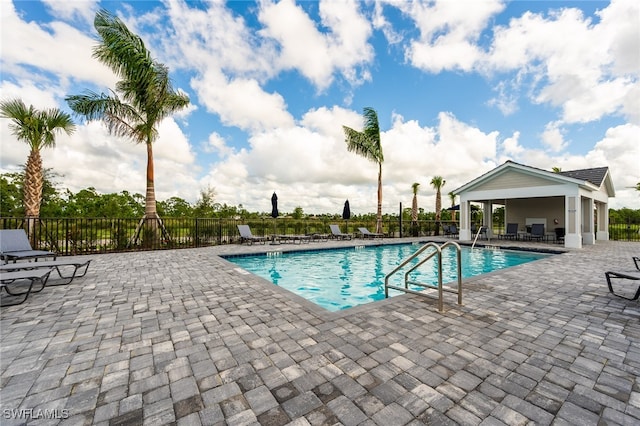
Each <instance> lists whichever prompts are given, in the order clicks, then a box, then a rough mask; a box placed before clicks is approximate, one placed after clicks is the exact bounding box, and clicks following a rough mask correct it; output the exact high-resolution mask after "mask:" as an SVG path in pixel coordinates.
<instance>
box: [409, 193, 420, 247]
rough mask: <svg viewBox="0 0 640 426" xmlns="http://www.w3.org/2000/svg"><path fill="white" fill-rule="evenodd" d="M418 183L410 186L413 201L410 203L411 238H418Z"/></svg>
mask: <svg viewBox="0 0 640 426" xmlns="http://www.w3.org/2000/svg"><path fill="white" fill-rule="evenodd" d="M419 186H420V184H419V183H418V182H413V183H412V184H411V190H412V191H413V200H412V201H411V227H412V228H413V236H414V237H417V236H418V226H417V225H418V187H419Z"/></svg>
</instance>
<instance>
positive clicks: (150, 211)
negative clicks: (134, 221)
mask: <svg viewBox="0 0 640 426" xmlns="http://www.w3.org/2000/svg"><path fill="white" fill-rule="evenodd" d="M157 217H158V213H157V210H156V191H155V185H154V173H153V145H152V144H151V142H147V194H146V197H145V202H144V218H145V219H156V218H157Z"/></svg>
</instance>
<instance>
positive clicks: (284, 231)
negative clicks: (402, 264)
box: [0, 217, 640, 256]
mask: <svg viewBox="0 0 640 426" xmlns="http://www.w3.org/2000/svg"><path fill="white" fill-rule="evenodd" d="M239 224H247V225H249V226H250V228H251V231H252V233H253V234H255V235H259V236H267V237H269V236H271V235H301V234H304V235H311V234H330V231H329V225H330V224H338V225H339V226H340V229H341V230H342V232H345V233H357V232H358V228H359V227H365V228H368V229H369V230H370V231H374V230H375V222H374V221H358V220H348V221H345V220H341V219H340V220H338V219H313V218H309V219H292V218H278V219H272V218H264V219H251V220H239V219H213V218H199V219H196V218H163V220H162V226H158V222H157V221H155V220H147V221H140V220H139V219H114V218H40V219H37V220H35V221H28V220H26V219H24V218H0V229H17V228H22V229H25V231H27V235H29V239H30V241H31V246H32V247H33V248H34V249H36V250H51V251H55V252H56V253H58V254H59V255H60V256H65V255H80V254H92V253H110V252H122V251H136V250H163V249H174V248H193V247H204V246H212V245H219V244H232V243H237V242H238V241H239V240H240V235H239V233H238V228H237V225H239ZM447 224H449V222H441V223H440V227H439V226H438V224H437V223H436V222H435V221H426V220H425V221H418V222H417V223H413V222H411V221H402V222H401V221H400V220H399V219H398V218H397V217H396V218H389V219H386V220H385V221H384V222H383V229H384V232H385V234H386V235H387V236H389V237H400V236H405V237H408V236H431V235H435V234H436V229H438V228H439V234H440V235H442V234H443V231H442V226H443V225H447ZM496 228H497V227H496ZM609 237H610V239H612V240H619V241H640V225H637V224H617V225H616V224H611V225H610V226H609Z"/></svg>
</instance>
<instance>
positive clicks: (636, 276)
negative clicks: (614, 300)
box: [604, 260, 640, 300]
mask: <svg viewBox="0 0 640 426" xmlns="http://www.w3.org/2000/svg"><path fill="white" fill-rule="evenodd" d="M634 261H635V260H634ZM604 276H605V278H606V279H607V286H608V287H609V291H610V292H611V293H612V294H613V295H615V296H618V297H621V298H623V299H627V300H638V298H640V285H639V286H638V289H637V290H636V293H635V294H634V295H633V297H626V296H622V295H620V294H617V293H616V292H614V291H613V286H612V284H611V280H613V279H626V280H634V281H640V271H639V272H636V271H631V272H614V271H607V272H605V273H604Z"/></svg>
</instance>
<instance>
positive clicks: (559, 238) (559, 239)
mask: <svg viewBox="0 0 640 426" xmlns="http://www.w3.org/2000/svg"><path fill="white" fill-rule="evenodd" d="M554 231H555V234H556V243H564V234H565V230H564V228H556V229H554Z"/></svg>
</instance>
